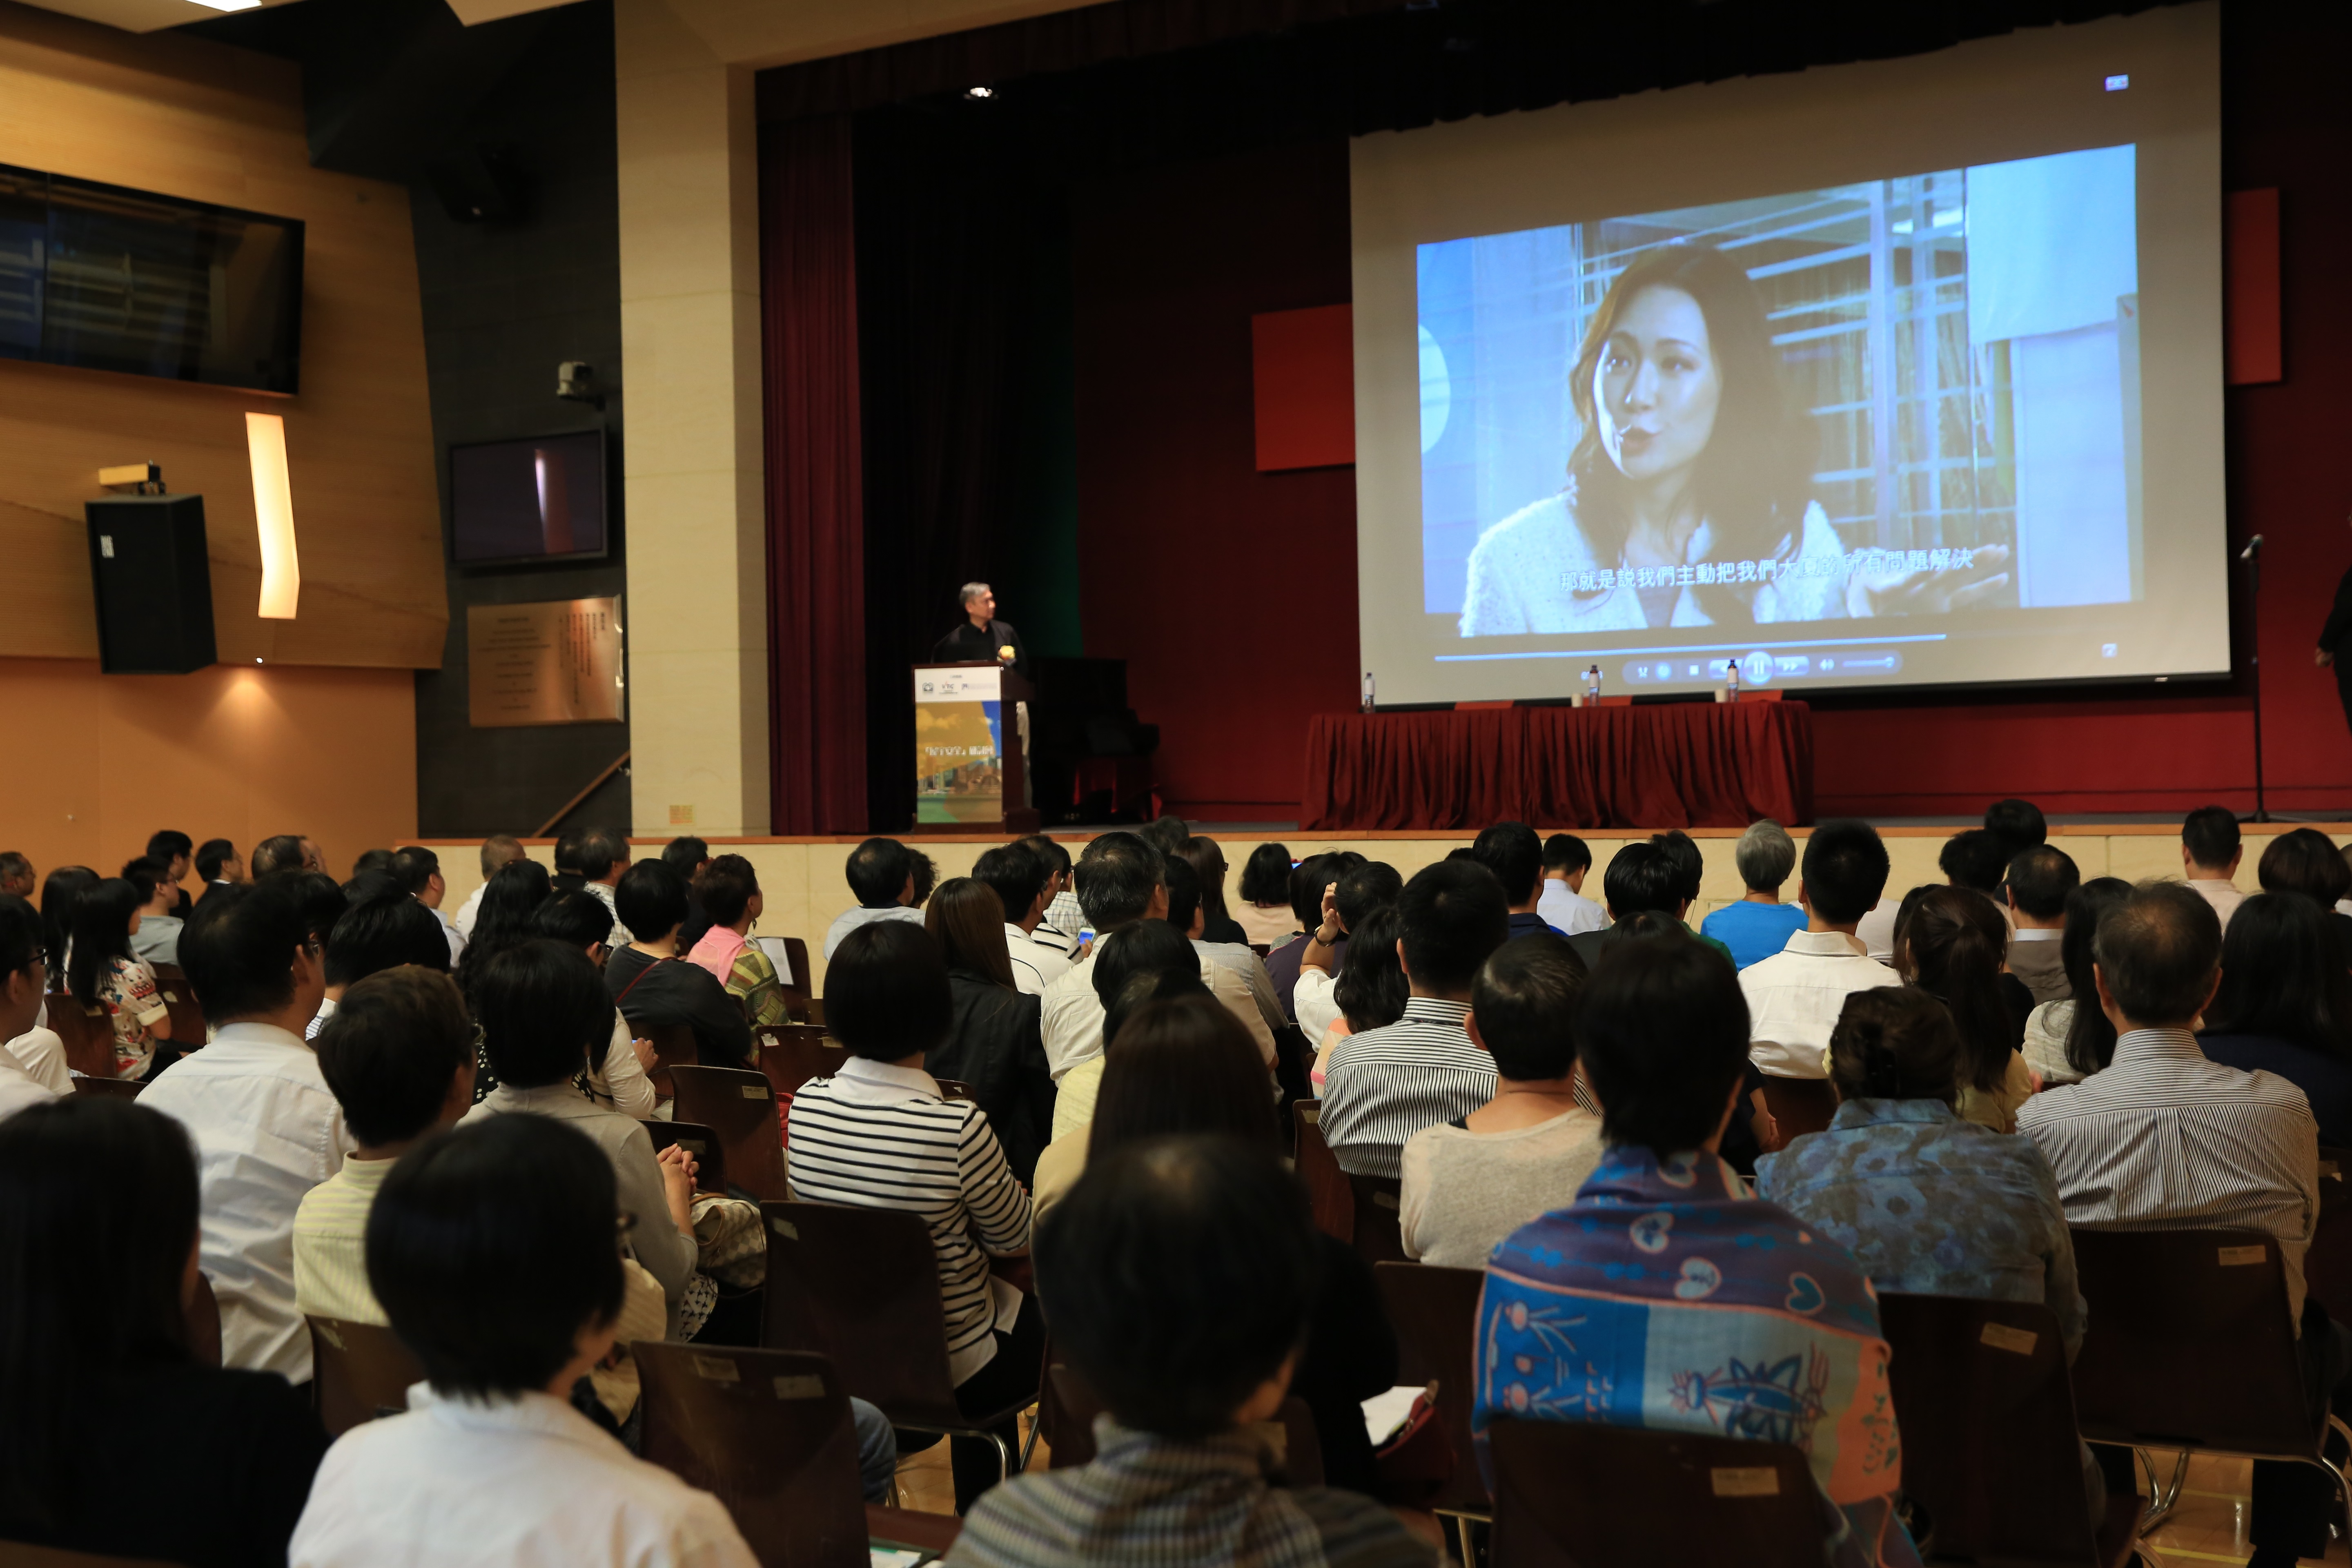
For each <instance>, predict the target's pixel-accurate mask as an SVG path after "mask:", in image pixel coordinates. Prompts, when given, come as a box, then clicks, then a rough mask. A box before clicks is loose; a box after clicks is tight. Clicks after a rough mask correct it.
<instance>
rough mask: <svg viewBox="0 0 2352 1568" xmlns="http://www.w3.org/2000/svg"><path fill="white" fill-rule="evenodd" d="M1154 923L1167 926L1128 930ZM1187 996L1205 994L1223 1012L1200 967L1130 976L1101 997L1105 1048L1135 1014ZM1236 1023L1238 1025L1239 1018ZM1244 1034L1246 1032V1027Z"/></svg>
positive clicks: (1252, 1053)
mask: <svg viewBox="0 0 2352 1568" xmlns="http://www.w3.org/2000/svg"><path fill="white" fill-rule="evenodd" d="M1154 924H1157V925H1160V926H1161V927H1162V928H1163V929H1164V928H1165V926H1166V922H1165V921H1143V922H1142V923H1141V924H1139V925H1133V926H1129V927H1128V928H1127V929H1128V931H1129V932H1130V933H1132V932H1134V931H1141V930H1143V929H1144V927H1145V926H1149V925H1154ZM1096 990H1097V992H1100V991H1101V990H1102V987H1100V986H1097V987H1096ZM1186 996H1201V997H1205V998H1207V999H1208V1001H1209V1002H1210V1003H1211V1004H1212V1005H1215V1006H1216V1007H1217V1008H1218V1010H1219V1011H1221V1012H1222V1011H1223V1007H1224V1005H1223V1003H1221V1002H1218V1001H1217V999H1216V998H1215V997H1214V996H1212V995H1210V993H1209V988H1208V987H1207V986H1206V985H1204V984H1202V983H1201V975H1200V972H1199V971H1198V970H1195V971H1193V972H1192V973H1190V974H1169V973H1153V972H1152V971H1150V970H1141V971H1139V972H1138V973H1133V974H1130V975H1129V976H1128V977H1127V984H1124V985H1121V986H1120V987H1119V988H1118V990H1117V991H1116V992H1115V993H1112V994H1108V995H1105V996H1103V997H1102V1005H1103V1047H1104V1049H1105V1050H1106V1051H1108V1049H1109V1047H1110V1045H1111V1042H1112V1041H1114V1040H1116V1039H1118V1037H1119V1036H1120V1035H1121V1034H1122V1033H1124V1032H1125V1031H1126V1028H1127V1022H1128V1020H1129V1018H1132V1017H1134V1016H1135V1015H1137V1014H1138V1013H1140V1012H1142V1011H1143V1010H1144V1009H1145V1008H1146V1007H1149V1006H1150V1005H1152V1004H1153V1003H1154V1002H1169V1001H1177V1000H1181V999H1182V998H1183V997H1186ZM1225 1016H1226V1017H1228V1018H1231V1017H1233V1015H1232V1014H1231V1013H1226V1014H1225ZM1238 1026H1239V1025H1238V1021H1236V1027H1238ZM1244 1033H1247V1031H1246V1030H1244ZM1250 1056H1251V1058H1252V1059H1253V1060H1255V1058H1256V1057H1257V1047H1256V1046H1255V1045H1252V1046H1251V1047H1250ZM1104 1070H1105V1071H1108V1070H1109V1069H1108V1068H1105V1069H1104Z"/></svg>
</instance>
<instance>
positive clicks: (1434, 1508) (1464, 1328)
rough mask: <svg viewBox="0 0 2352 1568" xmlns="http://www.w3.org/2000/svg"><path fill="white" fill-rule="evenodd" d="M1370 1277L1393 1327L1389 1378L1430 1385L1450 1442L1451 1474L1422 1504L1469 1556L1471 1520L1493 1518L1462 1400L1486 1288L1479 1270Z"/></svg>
mask: <svg viewBox="0 0 2352 1568" xmlns="http://www.w3.org/2000/svg"><path fill="white" fill-rule="evenodd" d="M1372 1278H1373V1279H1377V1280H1379V1281H1380V1287H1381V1301H1382V1302H1383V1303H1385V1304H1386V1305H1387V1307H1388V1310H1389V1321H1390V1322H1391V1323H1392V1324H1394V1325H1395V1327H1396V1336H1397V1381H1398V1382H1399V1383H1401V1384H1421V1385H1422V1386H1423V1387H1426V1386H1429V1385H1431V1384H1435V1385H1436V1388H1437V1424H1438V1426H1440V1427H1442V1428H1443V1429H1444V1433H1445V1440H1446V1442H1447V1443H1448V1444H1449V1445H1451V1446H1452V1447H1453V1449H1454V1476H1453V1479H1451V1480H1449V1481H1447V1482H1446V1483H1445V1485H1444V1488H1443V1489H1440V1490H1439V1492H1438V1494H1437V1497H1436V1499H1435V1500H1434V1501H1433V1502H1431V1503H1430V1504H1429V1505H1428V1506H1429V1509H1430V1511H1431V1512H1433V1513H1435V1514H1439V1515H1441V1516H1443V1517H1445V1518H1448V1519H1451V1520H1453V1521H1454V1532H1455V1534H1456V1536H1457V1537H1458V1538H1459V1543H1460V1547H1461V1552H1462V1561H1463V1562H1464V1563H1475V1562H1476V1561H1477V1559H1476V1558H1475V1557H1474V1556H1473V1555H1472V1554H1471V1542H1470V1525H1471V1522H1472V1521H1477V1520H1488V1519H1492V1518H1493V1517H1494V1503H1493V1501H1492V1500H1491V1499H1489V1498H1488V1497H1487V1495H1486V1481H1485V1480H1484V1479H1481V1478H1480V1476H1479V1474H1478V1453H1477V1448H1476V1446H1475V1443H1474V1442H1473V1440H1472V1438H1471V1436H1470V1406H1471V1404H1472V1402H1473V1400H1474V1399H1475V1396H1476V1394H1477V1386H1478V1374H1477V1367H1476V1359H1477V1358H1476V1354H1475V1347H1476V1344H1477V1339H1478V1296H1479V1293H1480V1292H1481V1291H1483V1290H1484V1289H1486V1271H1485V1270H1483V1269H1478V1268H1433V1267H1432V1266H1430V1265H1429V1264H1426V1263H1376V1264H1374V1265H1373V1266H1372Z"/></svg>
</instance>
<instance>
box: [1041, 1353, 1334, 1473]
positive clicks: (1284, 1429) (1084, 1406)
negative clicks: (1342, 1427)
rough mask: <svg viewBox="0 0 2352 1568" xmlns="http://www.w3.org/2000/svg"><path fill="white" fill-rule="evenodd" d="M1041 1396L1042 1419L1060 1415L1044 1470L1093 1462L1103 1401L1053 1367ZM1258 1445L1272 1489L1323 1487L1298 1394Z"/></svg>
mask: <svg viewBox="0 0 2352 1568" xmlns="http://www.w3.org/2000/svg"><path fill="white" fill-rule="evenodd" d="M1045 1384H1046V1386H1045V1393H1044V1394H1042V1395H1041V1396H1040V1399H1039V1409H1040V1411H1041V1413H1042V1411H1043V1409H1044V1407H1045V1402H1046V1401H1049V1400H1050V1401H1051V1402H1052V1403H1053V1404H1054V1405H1057V1406H1058V1407H1059V1409H1060V1412H1061V1414H1060V1417H1059V1421H1060V1425H1059V1426H1058V1427H1057V1428H1056V1429H1057V1430H1058V1431H1059V1432H1060V1433H1061V1434H1062V1435H1061V1436H1058V1437H1055V1438H1051V1439H1048V1441H1049V1442H1050V1443H1051V1445H1052V1453H1051V1455H1050V1456H1049V1458H1047V1460H1046V1468H1048V1469H1055V1470H1067V1469H1073V1468H1076V1467H1077V1466H1079V1465H1087V1464H1092V1463H1093V1462H1094V1458H1095V1454H1096V1448H1095V1417H1096V1416H1097V1415H1101V1414H1102V1413H1103V1407H1102V1401H1101V1400H1099V1399H1097V1398H1096V1397H1095V1393H1094V1390H1092V1389H1091V1388H1088V1387H1087V1380H1086V1379H1085V1378H1083V1377H1080V1376H1079V1375H1078V1374H1077V1373H1076V1371H1075V1370H1073V1369H1072V1368H1071V1367H1070V1366H1069V1365H1068V1364H1067V1363H1056V1364H1055V1365H1054V1366H1052V1367H1050V1368H1048V1369H1047V1372H1046V1377H1045ZM1256 1433H1257V1437H1258V1441H1259V1442H1260V1443H1261V1444H1262V1445H1263V1446H1264V1447H1265V1451H1266V1469H1267V1476H1268V1479H1271V1480H1273V1481H1274V1482H1275V1484H1276V1485H1277V1486H1286V1487H1319V1486H1321V1485H1322V1484H1323V1436H1322V1434H1321V1433H1320V1432H1318V1430H1317V1429H1316V1426H1315V1412H1314V1411H1312V1410H1310V1409H1308V1408H1307V1402H1306V1401H1305V1400H1303V1399H1301V1398H1299V1397H1298V1396H1297V1394H1293V1395H1291V1396H1290V1397H1289V1398H1287V1399H1286V1400H1284V1401H1283V1402H1282V1408H1281V1409H1280V1410H1278V1411H1276V1413H1275V1418H1274V1419H1273V1420H1271V1421H1261V1422H1259V1423H1258V1424H1257V1427H1256Z"/></svg>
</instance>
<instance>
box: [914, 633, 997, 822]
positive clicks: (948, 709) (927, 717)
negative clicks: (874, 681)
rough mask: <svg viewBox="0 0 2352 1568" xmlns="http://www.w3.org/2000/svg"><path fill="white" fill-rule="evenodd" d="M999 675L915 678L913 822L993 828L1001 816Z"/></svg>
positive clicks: (920, 672) (970, 668)
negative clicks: (991, 826) (987, 826)
mask: <svg viewBox="0 0 2352 1568" xmlns="http://www.w3.org/2000/svg"><path fill="white" fill-rule="evenodd" d="M1005 707H1006V704H1005V701H1004V672H1003V670H1001V669H999V668H996V667H995V666H994V665H986V664H950V665H925V666H921V667H919V668H917V669H916V671H915V820H916V821H917V822H918V823H938V824H941V825H947V824H970V825H972V826H982V825H993V824H995V823H997V822H999V821H1001V820H1003V816H1004V716H1005Z"/></svg>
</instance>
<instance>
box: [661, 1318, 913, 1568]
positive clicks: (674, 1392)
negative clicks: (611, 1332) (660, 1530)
mask: <svg viewBox="0 0 2352 1568" xmlns="http://www.w3.org/2000/svg"><path fill="white" fill-rule="evenodd" d="M629 1353H630V1355H631V1356H632V1357H634V1358H635V1361H636V1363H637V1375H638V1377H639V1379H640V1380H641V1385H642V1387H643V1389H644V1398H645V1413H646V1416H645V1457H646V1458H647V1459H649V1460H651V1461H652V1462H653V1463H655V1464H656V1465H659V1466H661V1467H662V1468H664V1469H666V1470H668V1471H670V1472H671V1473H672V1474H673V1475H676V1476H677V1478H678V1479H681V1480H683V1481H685V1482H686V1483H687V1484H688V1486H692V1487H699V1488H700V1489H703V1490H704V1491H707V1492H710V1493H712V1494H714V1495H715V1496H717V1498H718V1499H719V1501H720V1502H722V1503H724V1504H726V1506H727V1511H728V1513H729V1514H730V1516H732V1517H733V1519H734V1521H735V1528H736V1529H738V1530H740V1531H742V1532H743V1539H744V1541H745V1542H747V1543H748V1544H749V1545H750V1546H751V1554H752V1555H753V1556H754V1557H756V1558H758V1559H759V1560H760V1563H761V1568H866V1563H867V1562H868V1558H867V1554H866V1553H867V1547H866V1510H865V1507H864V1505H863V1504H862V1503H861V1502H860V1501H859V1499H858V1479H857V1434H856V1428H855V1427H854V1426H852V1425H851V1422H850V1416H849V1396H848V1394H845V1393H844V1392H843V1390H842V1386H841V1380H840V1379H839V1378H838V1377H837V1376H836V1375H835V1373H834V1370H833V1363H831V1362H829V1361H827V1360H826V1359H825V1358H824V1357H823V1356H821V1355H809V1354H805V1353H801V1352H792V1351H769V1350H739V1349H735V1348H732V1347H729V1346H723V1345H694V1344H671V1343H668V1342H663V1341H656V1340H639V1341H636V1342H633V1343H632V1344H631V1345H630V1346H629Z"/></svg>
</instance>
